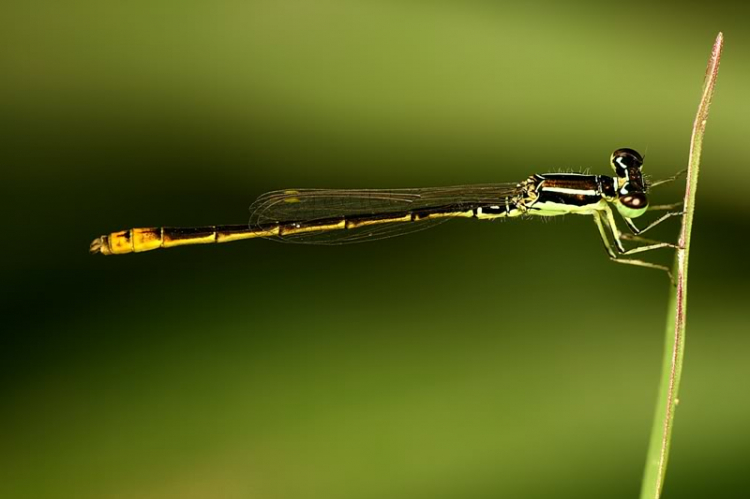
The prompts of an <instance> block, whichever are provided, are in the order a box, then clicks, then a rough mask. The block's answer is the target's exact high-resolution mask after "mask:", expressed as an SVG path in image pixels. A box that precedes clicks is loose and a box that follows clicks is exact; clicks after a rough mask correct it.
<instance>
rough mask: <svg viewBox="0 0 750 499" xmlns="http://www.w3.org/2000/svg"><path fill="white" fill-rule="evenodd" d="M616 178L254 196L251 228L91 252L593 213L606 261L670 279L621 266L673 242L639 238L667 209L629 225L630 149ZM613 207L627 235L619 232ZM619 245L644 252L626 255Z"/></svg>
mask: <svg viewBox="0 0 750 499" xmlns="http://www.w3.org/2000/svg"><path fill="white" fill-rule="evenodd" d="M610 162H611V165H612V168H613V170H614V172H615V176H613V177H610V176H607V175H585V174H579V173H543V174H534V175H532V176H530V177H528V178H527V179H526V180H524V181H523V182H520V183H518V184H480V185H461V186H451V187H432V188H421V189H393V190H388V189H290V190H283V191H273V192H269V193H267V194H263V195H262V196H260V197H259V198H258V199H257V200H256V201H255V202H254V203H253V204H252V205H251V207H250V212H251V216H250V223H249V224H244V225H215V226H208V227H183V228H172V227H152V228H139V229H129V230H123V231H120V232H113V233H111V234H108V235H104V236H101V237H98V238H96V239H95V240H94V241H93V242H92V243H91V246H90V251H91V253H101V254H103V255H120V254H124V253H139V252H143V251H150V250H154V249H158V248H171V247H173V246H184V245H191V244H211V243H225V242H230V241H239V240H242V239H253V238H266V239H276V240H279V241H284V242H294V243H309V244H347V243H359V242H365V241H374V240H377V239H384V238H387V237H393V236H397V235H401V234H407V233H410V232H415V231H420V230H423V229H427V228H430V227H433V226H435V225H438V224H440V223H443V222H445V221H447V220H450V219H453V218H476V219H479V220H494V219H498V218H514V217H526V216H557V215H567V214H576V215H589V216H591V217H593V219H594V222H595V223H596V226H597V228H598V229H599V234H600V235H601V238H602V241H603V242H604V247H605V249H606V250H607V254H608V255H609V257H610V258H611V259H612V260H614V261H616V262H619V263H625V264H629V265H637V266H641V267H648V268H655V269H661V270H665V271H667V273H669V270H668V268H667V267H665V266H663V265H657V264H654V263H650V262H646V261H643V260H637V259H632V258H623V257H627V256H629V255H633V254H636V253H642V252H644V251H650V250H655V249H659V248H676V246H675V245H674V244H670V243H665V242H656V241H649V240H645V239H642V238H640V237H638V236H639V235H640V234H643V233H644V232H646V231H648V230H650V229H652V228H653V227H655V226H656V225H658V224H660V223H661V222H663V221H664V220H666V219H668V218H670V217H672V216H675V215H680V214H681V212H679V211H676V212H675V211H670V212H668V213H666V214H664V215H663V216H661V217H659V218H658V219H656V220H655V221H654V222H652V223H651V224H649V225H648V226H646V227H645V228H643V229H639V228H638V227H637V226H636V225H635V223H634V222H633V219H634V218H637V217H640V216H641V215H643V214H644V213H645V212H646V211H647V210H649V209H651V210H654V209H670V208H674V206H671V205H668V206H660V207H651V208H649V204H648V198H647V196H646V192H647V191H648V189H649V187H653V186H655V185H657V184H661V183H664V182H669V181H671V180H674V179H675V178H676V176H675V177H672V178H670V179H667V180H663V181H660V182H655V183H653V184H651V185H647V183H646V181H645V179H644V177H643V173H642V167H643V157H642V156H641V155H640V154H639V153H638V152H636V151H634V150H632V149H618V150H616V151H615V152H614V153H612V157H611V160H610ZM612 206H614V207H615V209H616V210H617V212H618V213H619V214H620V216H621V217H622V219H623V220H624V221H625V224H626V225H627V227H628V228H629V229H630V231H631V232H632V233H633V235H632V236H626V235H623V234H621V232H620V230H619V229H618V228H617V224H616V223H615V217H614V215H613V210H612ZM623 239H631V240H635V241H639V242H641V243H644V244H642V245H641V246H636V247H634V248H631V249H627V250H626V249H625V247H624V245H623V243H622V241H623Z"/></svg>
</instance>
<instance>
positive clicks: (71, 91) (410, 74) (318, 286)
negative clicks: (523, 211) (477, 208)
mask: <svg viewBox="0 0 750 499" xmlns="http://www.w3.org/2000/svg"><path fill="white" fill-rule="evenodd" d="M522 5H523V6H522ZM747 15H748V8H747V7H745V6H743V4H742V3H740V2H737V3H736V4H732V3H717V4H713V5H712V6H711V10H710V11H709V10H708V6H707V5H706V4H705V3H701V4H699V3H684V2H674V3H671V4H668V3H665V4H660V5H656V4H654V3H652V2H628V3H622V2H619V3H616V4H611V5H607V4H603V3H600V2H593V1H588V2H581V1H579V2H567V3H565V4H562V3H557V2H552V1H550V2H528V3H525V4H521V3H520V2H512V3H508V4H503V3H500V2H490V1H479V0H477V1H471V0H468V1H467V0H461V1H458V0H455V1H436V2H420V1H409V0H390V1H379V2H376V1H353V0H351V1H345V0H317V1H307V2H305V1H296V2H295V1H231V0H223V1H219V2H194V1H184V0H183V1H180V2H171V1H166V0H158V1H149V2H94V1H78V2H52V1H49V2H40V1H26V2H4V3H3V6H2V7H0V25H1V26H2V29H0V40H1V42H0V64H1V67H2V70H1V72H0V74H1V76H2V77H1V78H0V131H1V132H2V140H0V151H1V153H2V156H1V157H0V161H1V162H2V181H1V185H2V187H3V189H2V191H3V194H2V204H3V209H2V213H3V224H2V225H3V231H4V234H5V235H4V238H3V244H2V260H1V263H0V265H1V266H2V286H1V287H0V292H1V293H2V302H1V303H2V304H1V305H0V307H2V316H3V333H2V347H1V348H0V355H1V357H0V370H1V371H0V373H1V376H0V382H1V383H2V402H1V403H0V404H1V405H0V496H2V497H4V498H78V499H85V498H113V499H115V498H116V499H128V498H154V499H160V498H204V497H211V498H273V499H283V498H294V499H304V498H329V499H337V498H342V499H343V498H346V499H355V498H383V497H388V498H391V499H395V498H414V497H429V498H467V497H469V498H500V497H503V498H505V497H513V498H548V497H556V498H557V497H560V498H565V497H571V498H601V497H609V498H632V497H635V496H636V495H637V494H638V490H639V485H640V479H641V473H642V469H643V466H644V460H645V454H646V447H647V442H648V438H649V432H650V428H651V418H652V414H653V404H654V401H655V397H656V388H657V386H658V377H659V373H660V362H661V357H662V348H663V345H662V342H663V334H664V322H665V319H666V305H667V303H666V299H667V291H668V282H667V279H666V277H665V276H664V275H662V274H661V273H659V272H655V271H651V270H647V269H639V268H631V267H627V266H624V265H615V264H612V263H610V262H609V261H608V259H607V258H606V256H605V253H604V251H603V250H602V248H601V243H600V241H599V236H598V234H597V231H596V229H595V227H594V225H593V224H592V223H591V220H589V219H587V218H584V217H566V218H564V219H559V220H550V221H549V222H547V223H545V222H543V221H540V220H533V221H526V222H520V221H510V222H497V223H486V222H485V223H479V222H476V221H456V222H454V223H450V224H446V225H444V226H441V227H440V228H438V229H435V230H432V231H427V232H424V233H418V234H415V235H412V236H410V237H404V238H394V239H390V240H386V241H381V242H377V243H373V244H370V245H352V246H343V247H308V246H299V245H283V244H276V243H273V242H268V241H249V242H243V243H236V244H230V245H219V246H203V247H192V248H179V249H174V250H167V251H156V252H152V253H148V254H142V255H130V256H124V257H110V258H105V257H95V256H90V255H88V253H87V249H88V244H89V242H90V240H91V239H93V238H94V237H96V236H98V235H100V234H103V233H108V232H111V231H114V230H119V229H124V228H129V227H138V226H156V225H171V226H180V225H203V224H220V223H243V222H244V221H245V220H247V218H248V213H247V207H248V206H249V204H250V203H251V202H252V201H253V199H254V198H255V197H256V196H257V195H259V194H261V193H262V192H264V191H267V190H272V189H280V188H287V187H383V188H385V187H412V186H433V185H449V184H463V183H482V182H502V181H518V180H522V179H523V178H525V177H526V176H527V175H529V174H530V173H533V172H544V171H570V170H573V171H581V170H590V171H591V172H595V173H609V171H610V170H609V166H608V159H609V155H610V153H611V151H612V150H614V149H615V148H618V147H625V146H627V147H632V148H635V149H638V150H640V151H641V152H644V153H646V156H647V157H646V171H647V173H649V174H650V175H651V176H652V177H653V178H663V177H667V176H669V175H671V174H673V173H674V172H676V171H677V170H679V169H681V168H683V167H684V166H685V164H686V160H687V152H688V142H689V138H690V129H691V125H692V119H693V116H694V113H695V110H696V107H697V104H698V99H699V95H700V89H701V83H702V78H703V72H704V68H705V64H706V61H707V59H708V56H709V53H710V49H711V44H712V43H713V40H714V37H715V36H716V34H717V32H718V31H720V30H722V31H724V33H725V36H726V48H725V54H724V59H723V62H722V67H721V74H720V77H719V83H718V88H717V94H716V98H715V103H714V106H713V109H712V115H711V117H710V120H709V124H708V131H707V137H706V141H705V147H704V158H703V169H702V171H701V183H700V188H699V193H698V210H697V213H696V222H695V226H694V232H693V237H694V244H693V248H692V249H693V250H692V252H691V257H692V258H691V263H692V265H691V270H690V277H691V283H690V296H689V298H690V307H689V321H688V330H687V335H688V336H687V350H686V361H685V371H684V377H683V385H682V392H681V397H680V398H681V404H680V407H679V412H678V415H677V420H676V426H675V431H674V440H673V445H672V457H671V460H670V467H669V473H668V477H667V482H666V489H665V497H667V498H670V497H681V498H688V497H747V490H748V485H750V484H749V483H748V482H749V479H748V474H747V471H748V469H749V468H750V457H749V456H750V427H749V426H748V424H747V423H748V421H749V420H750V400H749V399H748V396H747V389H748V386H749V383H750V362H748V358H749V355H750V353H749V352H750V337H748V334H747V333H748V329H749V328H748V325H749V324H750V321H748V316H747V307H748V303H747V301H748V298H749V297H750V296H749V295H748V292H747V284H746V281H747V278H748V264H747V260H746V254H747V250H746V248H747V244H748V234H749V233H750V232H749V230H750V222H749V221H748V215H747V213H748V210H750V196H748V194H747V186H748V181H750V174H749V173H748V162H747V159H746V158H747V149H746V146H747V142H748V141H747V139H748V133H749V132H750V123H749V122H748V120H749V119H750V99H748V88H750V56H749V55H748V54H749V51H750V31H748V28H747V18H748V17H747ZM681 189H682V183H678V184H674V185H672V186H669V187H664V188H660V189H659V190H658V191H655V192H654V194H653V197H652V199H653V202H656V203H668V202H674V201H676V200H678V199H679V197H680V195H681V194H680V192H681ZM676 233H677V222H670V223H668V224H665V226H664V227H663V228H662V229H660V232H658V233H656V234H654V237H657V238H660V239H664V240H674V239H675V238H676ZM650 257H651V258H652V259H653V261H662V262H669V261H670V259H671V253H670V252H665V253H663V254H661V255H650Z"/></svg>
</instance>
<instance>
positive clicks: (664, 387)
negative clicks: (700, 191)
mask: <svg viewBox="0 0 750 499" xmlns="http://www.w3.org/2000/svg"><path fill="white" fill-rule="evenodd" d="M723 44H724V36H723V34H722V33H719V35H718V36H717V37H716V41H715V42H714V46H713V51H712V52H711V58H710V59H709V61H708V66H707V68H706V76H705V79H704V82H703V93H702V95H701V101H700V104H699V105H698V112H697V114H696V116H695V122H694V123H693V134H692V137H691V139H690V156H689V158H688V174H687V185H686V187H685V204H684V212H685V214H684V216H683V218H682V228H681V230H680V239H679V246H680V249H678V250H677V254H676V257H675V263H674V269H673V271H672V273H673V275H674V276H675V277H676V286H674V287H673V288H671V290H670V300H669V316H668V319H667V328H666V347H665V349H664V350H665V351H664V361H663V364H662V376H661V383H660V387H659V396H658V399H657V404H656V414H655V416H654V423H653V427H652V429H651V440H650V442H649V449H648V454H647V459H646V468H645V470H644V474H643V484H642V487H641V499H658V498H659V497H660V496H661V492H662V489H663V487H664V477H665V476H666V471H667V460H668V457H669V445H670V441H671V437H672V427H673V425H674V414H675V408H676V407H677V403H678V398H677V395H678V391H679V387H680V378H681V376H682V360H683V356H684V352H685V316H686V313H687V283H688V281H687V277H688V257H689V255H690V235H691V231H692V226H693V214H694V212H695V193H696V188H697V187H698V170H699V166H700V158H701V149H702V146H703V135H704V133H705V130H706V120H707V119H708V111H709V108H710V106H711V98H712V97H713V93H714V87H715V86H716V78H717V76H718V74H719V62H720V60H721V50H722V47H723Z"/></svg>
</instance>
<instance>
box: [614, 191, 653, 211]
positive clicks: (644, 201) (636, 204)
mask: <svg viewBox="0 0 750 499" xmlns="http://www.w3.org/2000/svg"><path fill="white" fill-rule="evenodd" d="M620 204H622V205H623V206H625V207H626V208H629V209H631V210H644V209H646V208H647V207H648V198H646V195H645V194H644V193H642V192H633V193H631V194H625V195H624V196H620Z"/></svg>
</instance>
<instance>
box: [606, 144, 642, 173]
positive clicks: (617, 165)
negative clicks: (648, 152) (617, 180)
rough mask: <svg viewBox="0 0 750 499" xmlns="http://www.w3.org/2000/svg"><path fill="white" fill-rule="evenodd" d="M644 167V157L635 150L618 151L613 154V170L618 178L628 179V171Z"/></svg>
mask: <svg viewBox="0 0 750 499" xmlns="http://www.w3.org/2000/svg"><path fill="white" fill-rule="evenodd" d="M641 166H643V156H641V155H640V154H639V153H638V151H635V150H633V149H627V148H623V149H618V150H616V151H615V152H613V153H612V168H614V170H615V172H616V173H617V176H618V177H621V178H625V177H627V171H628V170H629V169H632V168H640V167H641Z"/></svg>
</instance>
